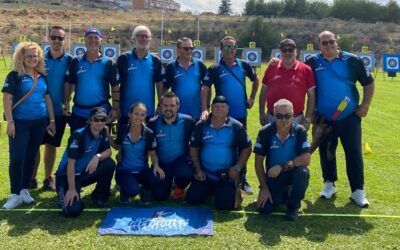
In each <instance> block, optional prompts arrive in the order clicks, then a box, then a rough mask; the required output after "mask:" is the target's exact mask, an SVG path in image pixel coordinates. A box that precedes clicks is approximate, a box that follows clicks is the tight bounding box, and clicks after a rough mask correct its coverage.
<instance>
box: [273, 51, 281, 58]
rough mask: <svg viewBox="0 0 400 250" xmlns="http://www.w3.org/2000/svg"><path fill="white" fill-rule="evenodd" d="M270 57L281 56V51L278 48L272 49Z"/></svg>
mask: <svg viewBox="0 0 400 250" xmlns="http://www.w3.org/2000/svg"><path fill="white" fill-rule="evenodd" d="M272 57H276V58H281V51H280V50H279V49H272V51H271V58H272Z"/></svg>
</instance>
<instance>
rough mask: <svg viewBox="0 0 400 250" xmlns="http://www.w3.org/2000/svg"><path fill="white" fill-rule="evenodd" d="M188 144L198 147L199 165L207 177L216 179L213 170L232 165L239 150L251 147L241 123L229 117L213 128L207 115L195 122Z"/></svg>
mask: <svg viewBox="0 0 400 250" xmlns="http://www.w3.org/2000/svg"><path fill="white" fill-rule="evenodd" d="M211 116H212V114H211ZM189 145H190V147H194V148H200V160H201V165H202V167H203V169H204V170H205V172H206V175H207V177H209V178H211V179H214V180H216V179H218V178H217V176H216V175H215V172H216V171H219V170H227V169H228V168H229V167H231V166H233V165H234V164H235V163H236V161H237V159H238V157H239V154H240V151H241V150H243V149H245V148H248V147H251V141H250V138H249V136H248V135H247V133H246V130H245V129H244V127H243V126H242V124H241V123H239V122H238V121H236V120H235V119H233V118H231V117H229V118H228V120H227V121H226V123H225V124H224V125H223V126H222V127H221V128H219V129H215V128H214V127H213V126H212V124H211V117H209V118H208V119H207V120H205V121H201V122H199V123H198V124H196V127H195V129H194V132H193V136H192V137H191V139H190V143H189Z"/></svg>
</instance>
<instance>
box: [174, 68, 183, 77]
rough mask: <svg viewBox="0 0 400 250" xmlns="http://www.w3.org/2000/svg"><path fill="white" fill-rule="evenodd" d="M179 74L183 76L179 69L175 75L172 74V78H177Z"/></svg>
mask: <svg viewBox="0 0 400 250" xmlns="http://www.w3.org/2000/svg"><path fill="white" fill-rule="evenodd" d="M180 76H183V74H182V72H180V71H179V70H178V71H177V72H176V75H175V76H174V78H178V77H180Z"/></svg>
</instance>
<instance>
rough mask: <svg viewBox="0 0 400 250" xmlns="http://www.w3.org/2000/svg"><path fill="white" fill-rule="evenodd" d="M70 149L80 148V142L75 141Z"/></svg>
mask: <svg viewBox="0 0 400 250" xmlns="http://www.w3.org/2000/svg"><path fill="white" fill-rule="evenodd" d="M69 148H79V144H78V140H73V141H72V143H71V145H69Z"/></svg>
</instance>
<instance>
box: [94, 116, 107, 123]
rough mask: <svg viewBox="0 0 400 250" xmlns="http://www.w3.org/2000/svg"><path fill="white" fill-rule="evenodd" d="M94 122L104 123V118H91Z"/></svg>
mask: <svg viewBox="0 0 400 250" xmlns="http://www.w3.org/2000/svg"><path fill="white" fill-rule="evenodd" d="M92 120H93V121H94V122H106V118H96V117H95V118H93V119H92Z"/></svg>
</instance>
